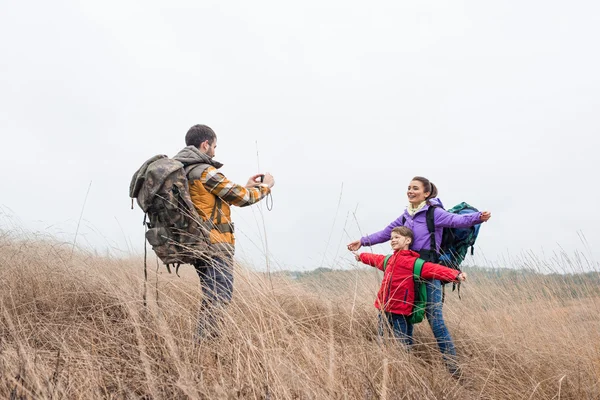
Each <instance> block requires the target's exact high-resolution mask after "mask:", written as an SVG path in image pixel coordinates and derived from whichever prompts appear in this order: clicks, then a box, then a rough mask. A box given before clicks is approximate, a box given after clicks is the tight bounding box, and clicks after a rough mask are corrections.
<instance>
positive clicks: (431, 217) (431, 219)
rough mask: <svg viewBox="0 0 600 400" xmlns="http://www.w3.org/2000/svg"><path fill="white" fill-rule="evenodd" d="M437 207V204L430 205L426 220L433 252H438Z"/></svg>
mask: <svg viewBox="0 0 600 400" xmlns="http://www.w3.org/2000/svg"><path fill="white" fill-rule="evenodd" d="M435 209H436V206H429V208H428V209H427V215H426V216H425V220H426V221H427V230H428V231H429V248H430V250H431V251H432V252H434V253H436V252H437V249H436V245H435Z"/></svg>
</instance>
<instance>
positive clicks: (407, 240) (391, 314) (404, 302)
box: [353, 226, 467, 346]
mask: <svg viewBox="0 0 600 400" xmlns="http://www.w3.org/2000/svg"><path fill="white" fill-rule="evenodd" d="M413 238H414V236H413V232H412V230H410V228H407V227H405V226H400V227H396V228H394V229H393V230H392V237H391V245H392V250H394V254H392V256H391V257H390V258H389V260H388V262H387V265H386V267H385V269H384V266H383V264H384V260H385V256H384V255H380V254H371V253H362V254H358V253H356V252H353V254H354V255H355V256H356V260H358V261H361V262H362V263H364V264H368V265H370V266H372V267H376V268H378V269H380V270H382V271H383V280H382V281H381V288H380V289H379V293H377V299H376V300H375V307H377V308H378V309H379V310H380V311H381V313H380V314H379V321H380V330H379V334H380V335H383V329H382V328H383V326H384V324H385V322H386V321H387V323H388V324H389V326H390V327H391V328H392V331H393V333H394V336H395V337H396V338H397V339H399V340H400V341H401V342H402V343H404V344H405V345H407V346H410V345H412V344H413V337H412V335H413V325H412V324H411V323H410V322H409V321H408V317H409V316H410V314H411V313H412V310H413V304H414V299H415V283H414V280H413V268H414V264H415V260H416V259H417V258H419V254H418V253H416V252H414V251H412V250H409V249H408V248H409V247H410V244H411V243H412V241H413ZM421 278H423V279H439V280H442V281H445V282H462V281H464V280H466V279H467V274H466V273H464V272H460V271H457V270H455V269H451V268H446V267H444V266H441V265H439V264H434V263H430V262H426V263H424V264H423V268H422V270H421Z"/></svg>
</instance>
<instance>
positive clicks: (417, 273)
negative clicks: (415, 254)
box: [383, 254, 427, 324]
mask: <svg viewBox="0 0 600 400" xmlns="http://www.w3.org/2000/svg"><path fill="white" fill-rule="evenodd" d="M391 256H392V255H391V254H390V255H387V256H385V259H384V260H383V271H384V272H385V268H386V267H387V263H388V261H389V259H390V257H391ZM424 263H425V260H423V259H421V258H417V259H416V260H415V264H414V266H413V280H414V282H415V300H414V302H413V309H412V312H411V313H410V316H409V317H408V322H409V323H411V324H418V323H419V322H421V321H423V319H424V318H425V306H426V305H427V286H425V285H426V284H425V281H424V280H423V279H421V270H422V269H423V264H424Z"/></svg>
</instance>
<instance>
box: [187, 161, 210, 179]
mask: <svg viewBox="0 0 600 400" xmlns="http://www.w3.org/2000/svg"><path fill="white" fill-rule="evenodd" d="M210 166H211V165H210V164H204V163H199V164H192V165H188V166H187V167H185V176H186V177H187V178H188V180H189V179H190V177H191V176H192V172H193V173H194V176H193V178H195V179H200V176H201V175H202V173H203V172H204V171H206V170H207V169H208V167H210Z"/></svg>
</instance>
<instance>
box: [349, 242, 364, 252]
mask: <svg viewBox="0 0 600 400" xmlns="http://www.w3.org/2000/svg"><path fill="white" fill-rule="evenodd" d="M360 246H361V244H360V240H355V241H354V242H352V243H350V244H349V245H348V250H350V251H356V250H358V249H360Z"/></svg>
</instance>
